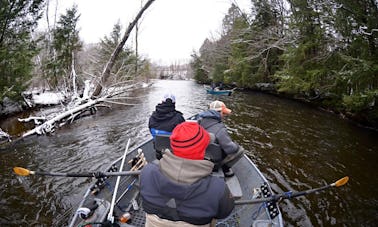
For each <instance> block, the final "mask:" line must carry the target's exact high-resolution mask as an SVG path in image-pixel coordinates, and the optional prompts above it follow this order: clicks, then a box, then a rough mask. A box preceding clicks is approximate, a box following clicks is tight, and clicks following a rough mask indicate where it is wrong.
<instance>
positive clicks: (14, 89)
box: [0, 0, 44, 101]
mask: <svg viewBox="0 0 378 227" xmlns="http://www.w3.org/2000/svg"><path fill="white" fill-rule="evenodd" d="M43 4H44V1H43V0H29V1H25V0H23V1H22V0H14V1H7V0H0V5H1V7H0V75H1V77H0V101H1V100H2V99H3V98H4V97H5V96H7V97H10V98H11V99H13V100H18V99H20V98H21V92H22V91H24V90H25V87H26V86H27V82H28V81H29V79H30V78H31V73H32V69H33V62H32V58H33V57H34V55H35V54H36V44H35V42H34V41H33V40H32V39H31V36H30V33H31V32H32V31H33V30H34V29H35V27H36V25H37V21H38V20H39V19H40V18H41V15H42V14H41V12H42V7H43Z"/></svg>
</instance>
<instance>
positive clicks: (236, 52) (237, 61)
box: [0, 0, 378, 128]
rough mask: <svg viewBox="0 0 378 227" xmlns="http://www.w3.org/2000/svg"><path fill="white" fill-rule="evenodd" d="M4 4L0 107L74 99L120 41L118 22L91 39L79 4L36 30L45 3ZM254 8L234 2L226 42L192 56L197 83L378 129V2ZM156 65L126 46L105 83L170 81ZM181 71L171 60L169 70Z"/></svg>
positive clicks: (305, 1) (279, 2) (294, 1)
mask: <svg viewBox="0 0 378 227" xmlns="http://www.w3.org/2000/svg"><path fill="white" fill-rule="evenodd" d="M0 3H1V8H0V75H1V76H0V101H1V106H2V107H1V108H5V106H6V105H8V104H9V103H10V102H22V101H23V99H24V98H25V97H24V96H25V91H27V90H31V89H32V88H40V89H43V90H50V91H60V92H62V93H63V94H66V95H67V96H69V94H73V93H76V92H78V91H79V90H80V88H82V87H84V84H85V81H91V83H96V81H99V75H101V72H102V70H103V69H104V66H105V64H106V62H107V60H108V59H109V57H110V55H111V54H112V52H113V50H114V48H115V47H116V46H117V44H118V43H119V42H120V39H121V37H122V35H121V31H122V29H123V28H122V25H121V23H120V22H119V23H117V24H115V25H114V27H113V31H112V32H111V34H109V35H107V36H104V38H103V39H101V41H100V42H99V43H97V44H92V45H85V44H84V43H83V42H82V41H81V39H80V34H79V30H78V29H77V23H78V20H79V19H80V12H78V10H77V7H76V6H75V5H74V6H72V8H69V9H67V11H66V12H65V13H64V14H62V15H60V17H59V18H58V20H57V22H56V23H54V24H48V27H47V29H46V31H44V32H41V31H39V32H36V27H37V25H38V21H39V20H40V19H41V17H42V16H43V13H44V12H45V11H46V10H49V1H46V0H15V1H7V0H0ZM251 5H252V7H251V9H250V11H249V12H244V11H242V10H241V9H240V8H239V7H238V6H237V4H232V5H231V7H230V8H229V11H228V13H227V14H226V15H225V17H224V19H223V23H222V31H221V35H220V38H217V39H212V40H210V39H206V40H204V42H203V45H202V47H201V48H200V49H199V50H198V52H197V51H196V52H193V54H192V56H191V61H190V69H191V70H189V71H191V72H192V76H193V78H194V79H195V80H196V81H197V82H199V83H211V82H218V83H219V82H222V83H223V84H225V85H230V86H237V87H238V88H246V89H258V90H264V91H267V92H270V93H274V94H278V95H283V96H286V97H290V98H295V99H299V100H302V101H305V102H309V103H312V104H315V105H317V106H320V107H322V108H325V109H327V110H331V111H334V112H336V113H340V114H342V115H344V116H347V117H349V118H352V119H354V120H356V121H357V122H359V123H361V124H364V125H367V126H371V127H374V128H378V108H377V97H378V50H377V46H378V2H377V1H375V0H331V1H324V0H287V1H286V0H268V1H267V0H251ZM50 10H51V9H50ZM147 16H148V15H147ZM193 16H195V15H193ZM136 29H137V27H136ZM136 34H137V32H136ZM159 67H160V66H157V65H153V64H152V63H151V62H150V60H149V59H146V58H143V57H142V56H139V55H138V50H137V46H136V47H135V48H132V47H130V46H125V47H124V48H123V49H122V52H121V54H120V55H119V56H118V58H117V61H116V64H115V65H114V67H113V68H112V72H111V79H110V80H109V81H108V82H107V83H110V84H113V85H114V84H119V83H122V81H130V80H148V79H150V78H162V77H165V76H166V75H164V73H163V72H166V70H160V72H159V71H158V70H156V69H158V68H159ZM183 67H184V68H185V67H186V66H182V65H175V64H172V65H171V66H169V68H170V69H171V70H170V73H172V72H174V71H175V69H177V70H178V71H180V70H182V68H183ZM189 77H190V76H189Z"/></svg>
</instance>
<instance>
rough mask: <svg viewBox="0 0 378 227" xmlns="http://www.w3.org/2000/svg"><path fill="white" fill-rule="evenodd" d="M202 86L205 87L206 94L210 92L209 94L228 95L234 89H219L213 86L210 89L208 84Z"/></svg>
mask: <svg viewBox="0 0 378 227" xmlns="http://www.w3.org/2000/svg"><path fill="white" fill-rule="evenodd" d="M204 87H205V89H206V93H207V94H211V95H228V96H230V95H231V94H232V92H233V91H234V89H231V90H220V89H219V88H217V87H216V88H214V89H212V88H211V87H209V86H204Z"/></svg>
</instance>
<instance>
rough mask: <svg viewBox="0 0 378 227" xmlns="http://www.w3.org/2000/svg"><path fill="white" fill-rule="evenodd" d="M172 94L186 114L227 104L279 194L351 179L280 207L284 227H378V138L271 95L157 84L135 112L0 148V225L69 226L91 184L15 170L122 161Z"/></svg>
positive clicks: (83, 167)
mask: <svg viewBox="0 0 378 227" xmlns="http://www.w3.org/2000/svg"><path fill="white" fill-rule="evenodd" d="M168 91H170V92H173V93H174V94H176V100H177V104H176V107H177V109H178V110H180V111H181V112H183V113H184V117H189V116H192V115H193V114H196V113H198V112H200V111H202V110H204V109H206V108H207V105H208V104H209V103H210V102H211V101H213V100H215V99H217V98H218V99H220V100H222V101H224V102H225V103H226V105H227V106H228V107H229V108H230V109H232V110H233V114H232V115H231V116H229V117H228V118H226V119H225V123H226V125H227V126H228V128H229V132H230V135H231V137H232V138H233V139H234V140H235V141H237V142H238V143H239V144H240V145H242V146H243V147H244V148H245V149H246V150H248V151H249V153H248V155H249V156H250V158H251V160H252V161H254V162H255V163H256V165H257V166H258V167H259V169H260V170H261V171H262V172H263V174H264V175H265V177H266V178H267V179H268V181H269V182H270V183H271V186H272V188H273V190H274V191H275V192H276V193H282V192H285V191H289V190H292V191H300V190H307V189H310V188H315V187H320V186H323V185H325V184H328V183H332V182H334V181H336V180H338V179H340V178H341V177H344V176H349V177H350V180H349V182H348V183H347V184H346V185H345V186H343V187H340V188H332V189H329V190H327V191H324V192H321V193H318V194H311V195H307V196H305V197H298V198H297V199H292V200H284V201H281V202H280V207H281V210H282V214H283V218H284V223H285V226H376V225H377V223H378V180H377V176H376V173H377V172H376V171H377V164H378V153H377V152H378V132H376V131H372V130H368V129H365V128H360V127H358V126H356V125H354V124H352V123H350V122H348V121H346V120H343V119H340V118H338V117H337V116H335V115H332V114H330V113H326V112H323V111H320V110H317V109H314V108H312V107H310V106H307V105H305V104H303V103H298V102H295V101H291V100H286V99H281V98H278V97H275V96H272V95H266V94H261V93H254V92H241V91H237V92H235V93H234V94H233V95H232V96H219V97H216V96H212V95H208V94H206V92H205V90H204V89H203V88H202V86H201V85H197V84H196V83H194V82H191V81H156V82H155V83H154V84H153V86H152V87H149V88H144V89H141V90H138V91H136V92H134V93H133V94H132V96H133V98H132V99H130V100H129V102H130V103H134V104H135V105H133V106H115V107H113V108H112V109H110V110H102V111H99V112H97V114H96V115H92V116H89V117H86V118H83V119H80V120H78V121H76V122H74V123H73V124H71V125H68V126H65V127H63V128H61V129H59V130H57V132H56V133H55V134H53V135H51V136H32V137H29V138H26V139H24V140H22V141H20V142H18V143H16V144H14V145H12V146H11V147H7V148H3V149H1V150H0V174H1V175H0V177H1V184H0V225H1V226H65V225H67V224H68V222H69V220H70V218H71V215H72V214H73V212H74V210H75V209H76V208H77V206H78V203H79V201H80V198H81V197H82V195H83V194H84V192H85V190H86V188H87V186H88V185H89V184H90V183H91V180H90V179H86V178H58V177H38V176H31V177H19V176H16V175H15V174H14V173H12V168H13V167H14V166H22V167H26V168H28V169H32V170H45V171H51V172H81V171H99V170H102V169H103V168H105V167H107V166H108V165H109V164H110V163H111V162H112V161H113V160H114V159H115V158H118V157H120V156H121V155H122V154H123V152H124V150H125V146H126V143H127V140H128V139H129V138H130V139H131V145H130V147H131V148H132V147H135V146H137V144H139V143H141V142H142V141H145V140H146V139H148V138H149V137H150V135H149V132H148V128H147V122H148V117H149V115H150V114H151V112H152V111H153V110H154V108H155V105H156V104H157V103H158V102H159V101H160V100H161V97H162V96H163V94H164V93H165V92H168ZM9 121H10V120H8V123H9ZM1 124H3V125H4V124H6V125H9V124H7V122H5V123H4V122H3V123H1ZM9 127H11V126H9ZM13 130H16V129H13Z"/></svg>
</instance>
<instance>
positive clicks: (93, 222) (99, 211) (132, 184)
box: [69, 139, 283, 227]
mask: <svg viewBox="0 0 378 227" xmlns="http://www.w3.org/2000/svg"><path fill="white" fill-rule="evenodd" d="M165 146H167V145H165ZM154 160H156V153H155V147H154V143H153V140H152V139H150V140H148V141H146V142H144V143H142V144H141V145H140V146H138V147H137V148H135V149H133V150H132V151H130V152H128V153H127V154H126V156H125V160H123V156H122V157H120V158H119V159H117V160H116V161H114V162H113V163H112V164H111V165H110V166H109V167H108V168H107V169H106V172H104V173H108V174H102V175H103V176H101V175H99V176H97V177H96V179H97V180H96V182H94V183H93V184H92V185H91V186H90V187H89V188H88V189H87V191H86V193H85V195H84V197H83V199H82V201H81V202H80V205H79V208H78V209H77V210H76V212H75V214H74V216H73V218H72V220H71V222H70V225H69V226H70V227H78V226H87V225H88V226H92V227H96V226H97V227H100V226H104V224H105V223H106V222H107V220H108V219H109V217H108V216H109V215H108V214H109V212H110V211H111V210H113V215H110V216H113V218H114V219H113V220H114V223H116V224H118V225H119V226H121V227H126V226H144V224H145V212H144V211H143V206H142V203H141V200H142V199H141V198H140V195H139V190H138V188H139V180H138V174H137V173H138V172H139V170H140V169H141V168H143V166H144V165H145V164H146V163H149V162H153V161H154ZM122 163H124V165H123V167H122V168H121V164H122ZM120 169H122V170H126V171H128V172H132V171H135V174H133V175H132V174H128V175H125V176H121V177H120V181H119V184H118V187H117V185H116V184H117V177H114V176H111V175H112V174H116V172H117V171H119V170H120ZM232 169H233V171H234V173H235V175H234V176H233V177H228V178H224V175H223V172H222V171H218V172H213V174H214V175H216V176H218V177H222V178H224V179H225V181H226V183H227V186H228V187H229V189H230V191H231V193H232V194H233V196H234V198H235V200H236V201H238V200H239V201H252V200H255V201H256V200H261V201H263V202H258V203H251V204H249V203H248V204H244V203H241V204H239V205H238V204H237V202H236V205H235V209H234V210H233V211H232V213H231V214H230V215H229V216H228V217H227V218H225V219H221V220H217V222H216V226H254V227H259V226H283V221H282V216H281V212H280V209H279V208H278V206H277V204H276V203H275V202H274V201H264V200H265V199H267V198H271V197H274V195H273V192H272V190H271V188H270V186H269V183H268V181H267V180H266V179H265V177H264V176H263V174H262V173H261V172H260V171H259V169H258V168H257V167H256V165H255V164H254V163H253V162H252V161H251V160H250V159H249V158H248V157H247V156H246V155H245V154H244V155H243V156H242V157H241V158H240V159H239V160H238V161H237V162H236V164H235V165H233V167H232ZM104 175H106V176H104ZM115 188H118V190H117V191H116V197H115V199H113V198H112V197H113V194H114V189H115ZM112 200H114V204H115V205H114V206H111V204H112V202H113V201H112ZM242 204H244V205H242ZM115 226H116V225H115Z"/></svg>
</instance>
